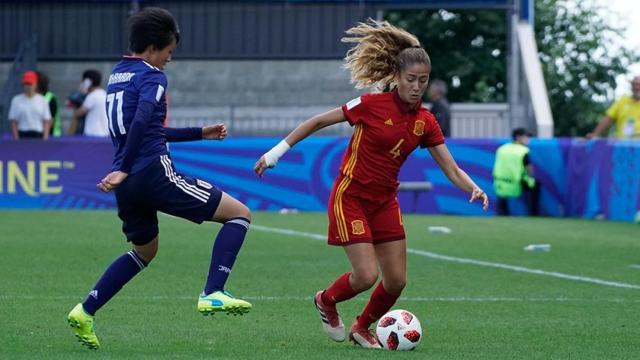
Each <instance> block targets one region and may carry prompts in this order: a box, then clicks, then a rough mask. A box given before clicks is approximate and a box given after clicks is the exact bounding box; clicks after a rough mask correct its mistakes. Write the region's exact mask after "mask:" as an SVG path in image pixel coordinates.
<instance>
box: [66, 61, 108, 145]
mask: <svg viewBox="0 0 640 360" xmlns="http://www.w3.org/2000/svg"><path fill="white" fill-rule="evenodd" d="M101 81H102V75H101V74H100V72H98V71H97V70H87V71H85V72H84V73H83V74H82V83H81V84H80V87H81V90H83V91H85V92H86V93H87V96H86V97H85V98H84V101H83V102H82V106H80V107H79V108H77V109H75V110H74V111H73V117H72V118H71V126H70V127H69V134H72V135H73V134H76V133H77V132H78V131H77V128H78V125H79V119H80V118H81V117H82V116H84V117H85V119H84V130H83V131H82V134H83V135H85V136H96V137H106V136H109V121H108V119H107V111H106V108H105V106H106V105H105V103H106V101H107V93H106V91H104V89H103V88H101V87H100V82H101Z"/></svg>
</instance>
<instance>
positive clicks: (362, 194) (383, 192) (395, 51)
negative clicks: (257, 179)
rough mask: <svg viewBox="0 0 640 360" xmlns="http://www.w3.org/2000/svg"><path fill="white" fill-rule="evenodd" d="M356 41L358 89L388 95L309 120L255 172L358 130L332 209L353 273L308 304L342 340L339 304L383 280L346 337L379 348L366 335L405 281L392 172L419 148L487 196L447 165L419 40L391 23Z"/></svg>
mask: <svg viewBox="0 0 640 360" xmlns="http://www.w3.org/2000/svg"><path fill="white" fill-rule="evenodd" d="M347 34H348V35H350V37H346V38H344V39H343V41H344V42H348V43H355V46H354V47H353V48H352V49H351V50H349V52H348V53H347V56H346V58H345V62H346V67H347V68H348V69H350V70H351V79H352V81H353V82H355V83H356V87H357V88H364V87H371V88H373V89H374V90H375V89H391V91H388V92H381V93H369V94H365V95H362V96H360V97H358V98H356V99H353V100H351V101H349V102H348V103H346V104H345V105H343V106H342V108H336V109H334V110H331V111H328V112H326V113H324V114H320V115H317V116H314V117H312V118H311V119H308V120H306V121H305V122H303V123H302V124H300V125H299V126H298V127H297V128H296V129H295V130H293V131H292V132H291V133H290V134H289V135H287V137H286V138H285V139H284V140H282V141H281V142H280V143H279V144H278V145H276V146H275V147H274V148H273V149H271V150H269V151H268V152H267V153H265V154H264V155H263V156H262V157H261V158H260V159H259V160H258V162H257V163H256V164H255V171H256V173H257V174H258V175H260V176H262V175H263V173H264V171H265V170H266V169H267V168H271V167H273V166H275V164H276V163H277V161H278V159H279V158H280V157H281V156H282V155H283V154H284V153H285V152H286V151H287V150H288V149H289V148H290V147H291V146H294V145H295V144H297V143H298V142H299V141H301V140H303V139H305V138H306V137H308V136H309V135H311V134H312V133H314V132H316V131H318V130H319V129H322V128H324V127H326V126H330V125H333V124H337V123H340V122H342V121H348V122H349V124H350V125H352V126H354V128H355V130H354V132H353V135H352V136H351V140H350V142H349V146H348V148H347V150H346V152H345V154H344V158H343V160H342V165H341V166H340V173H339V175H338V177H337V178H336V181H335V183H334V185H333V190H332V192H331V197H330V199H329V204H328V213H329V238H328V242H329V244H330V245H338V246H343V248H344V250H345V252H346V254H347V257H348V258H349V261H350V263H351V267H352V269H351V271H350V272H347V273H346V274H343V275H342V276H340V277H339V278H338V279H336V280H335V281H334V282H333V283H332V284H331V285H330V286H329V287H328V288H327V289H326V290H323V291H318V292H317V293H316V295H315V298H314V301H315V305H316V308H317V310H318V312H319V313H320V317H321V320H322V323H323V327H324V330H325V332H326V333H327V335H328V336H329V337H330V338H331V339H333V340H335V341H344V340H345V338H346V336H345V329H344V324H343V323H342V320H341V318H340V316H339V315H338V312H337V310H336V304H337V303H339V302H341V301H345V300H348V299H350V298H352V297H354V296H355V295H357V294H359V293H360V292H363V291H365V290H367V289H369V288H371V287H372V286H373V285H374V284H375V283H376V281H377V279H378V268H380V272H381V273H382V281H381V282H380V283H379V284H378V286H377V287H376V288H375V290H373V292H372V294H371V298H370V299H369V302H368V303H367V305H366V306H365V308H364V310H363V311H362V313H361V314H360V315H359V316H358V317H357V318H356V321H355V322H354V324H353V325H352V327H351V330H350V333H349V339H350V340H351V341H352V342H354V343H356V344H358V345H360V346H362V347H365V348H380V344H379V343H378V341H377V339H376V337H375V336H374V335H373V334H372V333H371V331H370V330H369V327H370V326H371V324H373V323H374V322H375V321H376V320H378V319H379V318H380V317H381V316H382V315H384V314H385V313H386V312H387V311H388V310H389V309H391V307H392V306H393V304H394V303H395V302H396V300H397V299H398V297H399V296H400V293H401V292H402V289H403V288H404V286H405V283H406V241H405V233H404V227H403V225H402V215H401V213H400V207H399V205H398V199H397V197H396V196H397V187H398V173H399V171H400V167H401V166H402V164H403V163H404V161H405V160H406V159H407V157H408V156H409V154H411V152H413V151H414V150H415V149H416V148H417V147H421V148H427V149H428V150H429V152H430V153H431V157H432V158H433V159H434V160H435V161H436V163H437V164H438V165H439V166H440V168H441V169H442V171H443V172H444V173H445V174H446V176H447V177H448V178H449V180H450V181H451V182H453V183H454V184H455V185H456V186H458V187H459V188H460V189H462V190H464V191H466V192H468V193H469V194H471V198H470V201H475V200H480V201H481V202H482V207H483V208H484V209H485V210H486V209H487V207H488V206H489V200H488V198H487V195H486V194H485V192H484V191H482V190H481V189H480V188H479V187H478V185H476V184H475V183H474V182H473V180H471V178H469V176H468V175H467V174H466V173H465V172H464V171H463V170H461V169H460V168H459V167H458V165H457V164H456V162H455V161H454V159H453V158H452V157H451V154H450V153H449V150H448V149H447V146H446V145H445V144H444V136H443V135H442V131H440V127H439V126H438V123H437V122H436V120H435V117H434V116H433V114H431V113H430V112H429V111H428V110H426V109H425V108H423V107H422V103H421V100H420V99H421V98H422V95H423V94H424V91H425V89H426V88H427V83H428V80H429V73H430V72H431V62H430V60H429V56H428V55H427V52H426V51H425V50H424V48H422V47H421V46H420V42H419V41H418V39H417V38H416V37H415V36H413V35H411V34H410V33H408V32H406V31H404V30H402V29H399V28H396V27H394V26H392V25H390V24H389V23H387V22H377V21H373V20H370V21H369V23H367V24H360V25H358V26H356V27H353V28H351V29H349V30H348V31H347Z"/></svg>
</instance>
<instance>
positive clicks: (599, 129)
mask: <svg viewBox="0 0 640 360" xmlns="http://www.w3.org/2000/svg"><path fill="white" fill-rule="evenodd" d="M631 91H632V95H631V96H628V95H627V96H623V97H621V98H620V99H618V100H617V101H616V102H614V103H613V105H611V107H610V108H609V109H608V110H607V112H606V114H605V116H604V118H603V119H602V120H601V121H600V123H599V124H598V126H596V128H595V129H594V130H593V132H590V133H588V134H587V138H588V139H591V138H594V137H599V136H600V135H601V134H602V133H603V132H605V131H606V130H607V129H609V127H610V126H611V124H613V123H615V124H616V137H617V138H618V139H632V138H635V139H640V75H637V76H635V77H634V78H633V80H631Z"/></svg>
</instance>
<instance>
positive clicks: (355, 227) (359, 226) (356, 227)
mask: <svg viewBox="0 0 640 360" xmlns="http://www.w3.org/2000/svg"><path fill="white" fill-rule="evenodd" d="M351 232H352V233H353V235H362V234H364V223H363V222H362V220H353V221H352V222H351Z"/></svg>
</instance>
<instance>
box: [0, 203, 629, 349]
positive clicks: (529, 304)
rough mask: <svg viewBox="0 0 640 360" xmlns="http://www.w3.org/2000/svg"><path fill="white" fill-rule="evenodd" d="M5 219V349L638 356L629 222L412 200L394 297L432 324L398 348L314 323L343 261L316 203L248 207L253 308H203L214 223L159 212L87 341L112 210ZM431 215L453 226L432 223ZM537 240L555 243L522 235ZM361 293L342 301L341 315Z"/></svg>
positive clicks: (355, 308) (241, 268) (0, 288)
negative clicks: (271, 209) (316, 300)
mask: <svg viewBox="0 0 640 360" xmlns="http://www.w3.org/2000/svg"><path fill="white" fill-rule="evenodd" d="M0 219H1V220H0V224H2V226H1V235H0V274H2V277H1V280H0V323H1V324H2V325H1V328H2V332H1V333H0V358H1V359H12V358H23V359H27V358H28V359H34V358H46V359H71V358H95V359H104V358H109V359H111V358H113V359H124V358H148V359H191V358H193V359H205V358H206V359H278V360H280V359H637V358H639V357H640V268H639V267H640V251H639V249H640V227H639V226H638V225H634V224H623V223H613V222H592V221H582V220H558V219H525V218H510V219H509V218H460V217H434V216H405V225H406V229H407V235H408V247H409V248H410V249H413V250H412V251H413V252H412V253H411V254H410V255H409V257H408V260H409V270H408V273H409V279H408V284H407V288H406V289H405V292H404V294H403V297H402V298H401V299H400V300H399V302H398V303H397V305H396V308H405V309H408V310H410V311H412V312H413V313H415V314H416V315H417V316H418V318H419V319H420V320H421V322H422V324H423V328H424V329H426V337H425V338H424V339H423V342H422V344H421V345H420V346H419V347H418V348H417V349H416V350H415V351H413V352H407V353H391V352H382V351H370V350H369V351H367V350H363V349H359V348H356V347H354V346H352V345H350V344H348V343H333V342H331V341H330V340H328V339H327V338H326V337H325V335H324V334H323V333H322V331H321V326H320V322H319V318H318V316H317V314H316V312H315V310H314V308H313V304H312V300H311V296H312V295H313V294H314V293H315V291H316V290H318V289H321V288H324V287H325V286H326V285H328V284H329V282H330V281H332V280H333V279H334V278H335V277H336V276H338V275H339V274H341V273H343V272H345V271H346V270H347V269H348V263H347V261H346V257H345V256H344V254H343V252H342V250H341V249H339V248H333V247H329V246H327V245H326V244H325V243H324V242H323V241H320V240H318V236H313V235H309V234H319V235H323V234H324V233H325V229H326V217H325V215H324V214H292V215H279V214H273V213H257V214H254V221H253V223H254V225H256V226H254V228H253V229H252V230H251V232H250V234H249V236H248V238H247V240H246V242H245V246H244V248H243V250H242V252H241V254H240V257H239V260H238V262H237V263H236V266H235V268H234V271H233V274H232V275H231V278H230V282H229V284H228V289H229V290H230V291H232V292H233V293H234V294H236V295H238V296H241V297H245V298H247V299H248V300H250V301H251V302H252V303H253V304H254V310H253V311H252V312H251V313H249V314H248V315H245V316H243V317H233V316H226V315H216V316H214V317H212V318H211V317H206V318H205V317H202V316H201V315H200V314H198V313H197V312H196V310H195V305H196V298H197V294H198V293H199V292H200V291H201V288H202V285H203V283H204V280H205V277H206V269H207V268H208V262H209V256H210V249H211V242H212V239H213V235H214V233H215V232H216V231H217V229H218V227H219V225H216V224H208V225H202V226H195V225H193V224H190V223H188V222H186V221H182V220H178V219H174V218H170V217H161V219H160V228H161V234H162V235H161V239H160V244H161V245H160V252H159V254H158V256H157V257H156V259H155V261H154V262H153V263H152V264H151V266H150V267H149V268H147V269H145V270H144V271H143V272H142V273H141V274H139V275H138V276H137V277H136V278H135V279H134V280H133V281H132V282H131V283H130V284H128V285H127V286H126V287H125V288H124V289H123V290H122V291H121V292H120V294H119V295H118V296H116V298H115V299H114V300H113V301H112V302H110V303H109V304H107V306H106V307H104V308H103V309H102V310H101V311H100V312H99V313H98V317H97V325H96V330H97V333H98V336H99V337H100V341H101V343H102V348H101V349H100V350H99V351H98V352H90V351H89V350H86V349H84V348H82V347H81V346H80V345H79V344H78V343H76V341H75V338H74V337H73V336H72V333H71V331H70V329H69V327H68V325H67V322H66V319H65V318H66V315H67V313H68V311H69V310H70V309H71V308H72V307H73V306H74V305H75V304H76V303H77V302H79V301H81V300H82V299H83V298H84V296H85V295H86V294H87V292H88V291H89V290H90V289H91V287H92V286H93V284H94V283H95V281H96V280H97V279H98V277H99V276H100V274H101V273H102V271H103V270H104V269H105V267H106V266H107V265H108V264H110V263H111V261H112V260H113V259H114V258H115V257H117V256H119V255H120V254H122V253H123V252H125V251H127V250H128V249H129V247H128V245H127V244H126V243H125V242H124V240H123V238H122V235H121V233H120V230H119V229H120V223H119V221H118V219H117V217H116V215H115V213H114V212H111V211H109V212H98V211H96V212H35V211H34V212H7V211H3V212H0ZM430 225H443V226H448V227H450V228H451V229H452V230H453V232H452V233H451V234H433V233H429V232H428V231H427V227H428V226H430ZM273 228H278V229H289V230H294V231H298V232H304V233H308V234H294V235H291V234H290V235H285V234H279V233H275V232H272V231H277V230H273ZM531 243H549V244H551V245H552V250H551V252H548V253H530V252H525V251H523V247H524V246H525V245H527V244H531ZM440 255H444V256H447V257H439V256H440ZM465 259H466V260H465ZM469 259H471V260H469ZM472 260H476V261H475V262H473V261H472ZM505 265H510V266H512V267H507V266H505ZM633 265H637V266H639V267H634V266H633ZM529 270H531V271H529ZM533 270H540V271H539V272H537V273H536V272H535V271H533ZM563 274H564V275H563ZM565 275H572V276H574V277H571V276H565ZM367 298H368V293H366V294H361V295H360V296H358V297H357V298H355V299H354V300H352V301H350V302H347V303H344V304H341V305H340V307H339V309H340V311H341V314H342V315H343V318H344V319H345V323H346V325H347V326H349V325H350V324H351V321H352V319H353V317H354V316H355V315H357V313H358V312H359V310H360V309H361V308H362V307H363V306H364V304H365V301H366V299H367Z"/></svg>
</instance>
